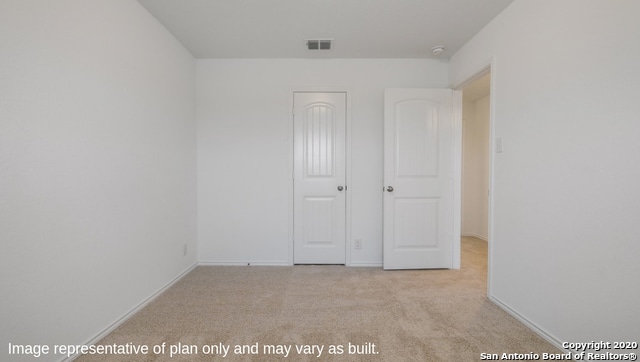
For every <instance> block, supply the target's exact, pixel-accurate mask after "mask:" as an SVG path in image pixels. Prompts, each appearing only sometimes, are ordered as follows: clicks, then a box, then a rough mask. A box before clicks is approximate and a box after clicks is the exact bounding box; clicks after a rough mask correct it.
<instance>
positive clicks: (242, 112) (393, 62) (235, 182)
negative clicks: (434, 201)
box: [197, 59, 448, 265]
mask: <svg viewBox="0 0 640 362" xmlns="http://www.w3.org/2000/svg"><path fill="white" fill-rule="evenodd" d="M447 67H448V65H447V63H446V62H441V61H434V60H402V59H381V60H366V59H352V60H344V59H325V60H311V59H307V60H304V59H290V60H283V59H257V60H255V59H254V60H239V59H227V60H224V59H219V60H198V61H197V83H198V91H197V93H198V112H197V113H198V114H197V118H198V258H199V260H200V261H201V262H211V263H248V262H250V263H266V264H286V263H289V262H290V261H289V247H290V242H289V240H290V239H289V238H290V236H289V214H288V212H289V202H290V196H291V192H292V191H291V189H290V180H291V170H290V169H289V165H290V160H289V158H290V157H291V153H290V150H289V147H290V145H289V143H288V139H289V132H290V131H291V129H290V127H289V122H291V121H292V119H291V109H290V106H291V105H290V95H291V93H290V92H291V91H292V90H294V89H302V88H304V87H336V88H338V89H349V90H350V91H351V92H350V94H351V101H352V113H351V123H352V126H351V131H352V138H351V147H352V158H351V163H352V182H351V184H350V185H348V186H349V188H348V190H349V192H350V193H351V201H352V202H351V204H352V212H351V220H352V224H351V230H352V232H351V236H352V239H355V238H362V240H363V247H362V250H352V259H351V262H352V263H353V264H360V265H363V264H364V265H369V264H380V263H381V262H382V192H381V189H382V119H383V91H384V88H387V87H447V86H448V74H447Z"/></svg>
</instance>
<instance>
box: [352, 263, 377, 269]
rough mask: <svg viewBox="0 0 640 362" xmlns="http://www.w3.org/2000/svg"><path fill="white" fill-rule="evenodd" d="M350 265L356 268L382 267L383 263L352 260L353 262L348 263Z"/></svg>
mask: <svg viewBox="0 0 640 362" xmlns="http://www.w3.org/2000/svg"><path fill="white" fill-rule="evenodd" d="M348 266H349V267H356V268H362V267H365V268H382V263H368V262H352V263H351V264H349V265H348Z"/></svg>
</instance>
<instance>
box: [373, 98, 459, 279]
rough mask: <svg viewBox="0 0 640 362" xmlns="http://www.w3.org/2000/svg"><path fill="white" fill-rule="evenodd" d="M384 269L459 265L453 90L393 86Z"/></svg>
mask: <svg viewBox="0 0 640 362" xmlns="http://www.w3.org/2000/svg"><path fill="white" fill-rule="evenodd" d="M384 112H385V115H384V189H383V192H384V197H383V200H384V205H383V208H384V220H383V230H384V231H383V266H384V269H422V268H425V269H426V268H452V267H453V266H454V263H453V261H454V258H453V256H454V234H455V232H454V220H455V218H454V212H455V210H456V208H455V207H454V166H455V165H456V162H455V160H454V137H455V127H454V109H453V91H452V90H450V89H387V90H386V91H385V111H384Z"/></svg>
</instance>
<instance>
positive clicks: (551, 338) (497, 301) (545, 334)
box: [489, 296, 567, 353]
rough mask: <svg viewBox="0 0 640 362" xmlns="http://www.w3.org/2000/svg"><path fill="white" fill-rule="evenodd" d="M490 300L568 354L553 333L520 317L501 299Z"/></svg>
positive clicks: (490, 297)
mask: <svg viewBox="0 0 640 362" xmlns="http://www.w3.org/2000/svg"><path fill="white" fill-rule="evenodd" d="M489 300H491V301H492V302H493V303H495V304H496V305H497V306H498V307H500V309H502V310H504V311H505V312H507V313H509V314H510V315H511V316H513V317H514V318H515V319H517V320H519V321H520V322H522V323H523V324H524V325H525V326H527V327H528V328H529V329H531V330H532V331H533V332H535V333H536V334H537V335H539V336H540V337H542V338H544V339H545V340H546V341H547V342H549V343H551V344H553V345H554V346H555V347H556V348H558V349H559V350H560V351H561V353H567V350H566V349H564V348H562V341H560V340H559V339H558V338H556V337H555V336H553V335H552V334H551V333H549V332H547V331H545V330H544V329H542V328H540V327H538V326H537V325H536V324H535V323H533V322H531V321H530V320H528V319H527V318H525V317H523V316H522V315H520V314H519V313H518V312H516V311H515V310H513V309H512V308H511V307H509V306H508V305H507V304H505V303H503V302H502V301H501V300H500V299H498V298H496V297H493V296H489Z"/></svg>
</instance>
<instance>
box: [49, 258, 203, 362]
mask: <svg viewBox="0 0 640 362" xmlns="http://www.w3.org/2000/svg"><path fill="white" fill-rule="evenodd" d="M197 266H198V264H197V263H194V264H193V265H191V266H190V267H188V268H187V269H186V270H185V271H183V272H182V273H180V275H178V276H177V277H175V278H173V280H171V281H170V282H169V283H167V284H166V285H165V286H164V287H162V288H160V289H158V291H156V292H155V293H153V294H152V295H151V296H150V297H148V298H147V299H145V300H143V301H142V302H141V303H140V304H138V305H137V306H135V307H133V308H132V309H131V310H130V311H128V312H127V313H125V314H124V315H123V316H122V317H120V318H118V319H117V320H116V321H115V322H113V323H111V324H110V325H109V326H108V327H107V328H105V329H104V330H103V331H102V332H100V333H99V334H98V335H96V336H95V337H93V338H91V339H90V340H89V341H88V342H86V343H84V344H85V345H88V346H89V345H94V344H96V343H98V342H99V341H100V340H101V339H102V338H104V337H106V336H107V335H108V334H109V333H111V332H112V331H113V330H114V329H116V328H118V327H119V326H120V325H121V324H122V323H124V322H126V321H127V319H129V318H131V317H132V316H133V315H134V314H136V313H138V312H139V311H140V310H141V309H142V308H144V307H146V306H147V305H148V304H149V303H151V302H152V301H153V300H154V299H156V298H157V297H158V296H159V295H160V294H162V293H164V292H165V291H166V290H167V289H169V288H171V287H172V286H173V285H174V284H175V283H177V282H178V281H179V280H180V279H182V278H183V277H184V276H185V275H187V274H189V272H191V271H192V270H193V269H195V267H197ZM79 356H80V354H75V355H73V356H70V357H66V358H64V359H62V360H61V361H64V362H70V361H73V360H74V359H76V358H78V357H79Z"/></svg>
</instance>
